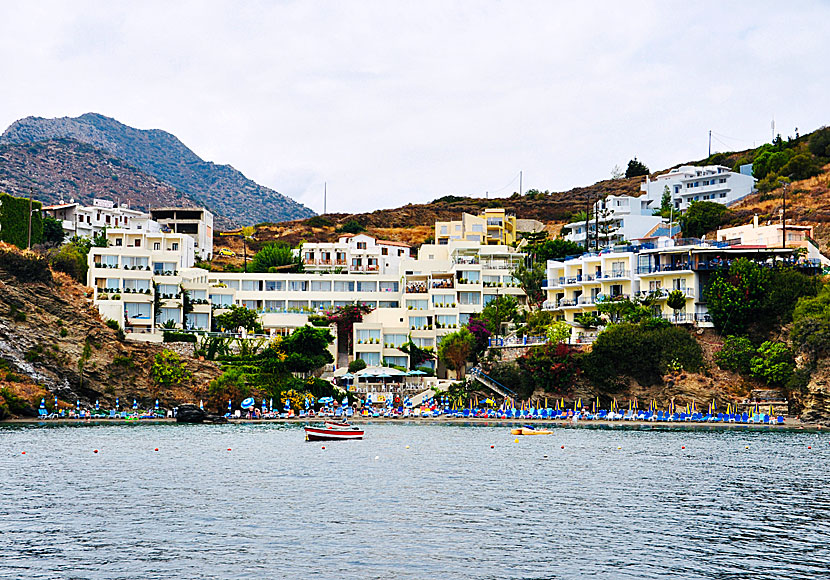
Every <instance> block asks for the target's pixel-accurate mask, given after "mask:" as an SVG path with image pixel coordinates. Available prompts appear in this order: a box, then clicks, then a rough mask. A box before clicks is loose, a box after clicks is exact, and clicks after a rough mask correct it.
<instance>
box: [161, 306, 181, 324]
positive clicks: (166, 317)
mask: <svg viewBox="0 0 830 580" xmlns="http://www.w3.org/2000/svg"><path fill="white" fill-rule="evenodd" d="M160 310H161V316H160V317H159V318H160V320H161V324H164V323H165V322H175V323H176V324H178V323H180V322H181V321H182V319H181V310H179V309H178V308H161V309H160Z"/></svg>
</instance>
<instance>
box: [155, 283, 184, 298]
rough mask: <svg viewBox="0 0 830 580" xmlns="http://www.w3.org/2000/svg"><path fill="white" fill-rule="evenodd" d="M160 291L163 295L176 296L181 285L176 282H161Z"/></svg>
mask: <svg viewBox="0 0 830 580" xmlns="http://www.w3.org/2000/svg"><path fill="white" fill-rule="evenodd" d="M158 292H159V294H161V295H162V296H175V295H176V294H178V293H179V287H178V286H176V285H175V284H159V286H158Z"/></svg>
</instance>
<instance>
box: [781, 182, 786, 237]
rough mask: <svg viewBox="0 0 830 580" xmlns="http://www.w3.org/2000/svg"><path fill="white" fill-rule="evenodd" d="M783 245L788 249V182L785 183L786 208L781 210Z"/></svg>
mask: <svg viewBox="0 0 830 580" xmlns="http://www.w3.org/2000/svg"><path fill="white" fill-rule="evenodd" d="M781 247H782V248H784V249H785V250H786V249H787V184H786V183H785V184H784V208H783V210H782V211H781Z"/></svg>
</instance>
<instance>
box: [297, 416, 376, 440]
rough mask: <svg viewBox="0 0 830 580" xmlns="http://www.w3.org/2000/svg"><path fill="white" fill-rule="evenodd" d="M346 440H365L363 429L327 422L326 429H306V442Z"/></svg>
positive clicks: (346, 424)
mask: <svg viewBox="0 0 830 580" xmlns="http://www.w3.org/2000/svg"><path fill="white" fill-rule="evenodd" d="M345 439H363V429H358V428H357V427H353V426H351V425H349V424H348V423H336V422H334V421H326V423H325V426H324V427H305V440H306V441H339V440H345Z"/></svg>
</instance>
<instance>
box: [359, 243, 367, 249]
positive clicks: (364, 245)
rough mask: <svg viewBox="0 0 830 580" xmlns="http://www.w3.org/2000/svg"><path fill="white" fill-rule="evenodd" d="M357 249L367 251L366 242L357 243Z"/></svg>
mask: <svg viewBox="0 0 830 580" xmlns="http://www.w3.org/2000/svg"><path fill="white" fill-rule="evenodd" d="M357 249H358V250H365V249H366V242H357Z"/></svg>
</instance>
